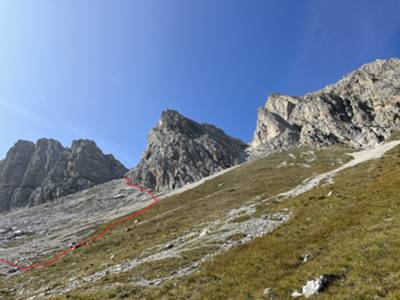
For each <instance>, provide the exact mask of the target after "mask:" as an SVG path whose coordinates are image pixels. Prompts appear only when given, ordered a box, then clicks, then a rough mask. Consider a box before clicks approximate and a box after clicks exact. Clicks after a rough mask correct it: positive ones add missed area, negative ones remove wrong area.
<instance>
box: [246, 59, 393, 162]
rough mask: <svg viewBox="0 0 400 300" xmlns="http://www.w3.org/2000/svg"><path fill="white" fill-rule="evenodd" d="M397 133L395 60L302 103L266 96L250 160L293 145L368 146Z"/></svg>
mask: <svg viewBox="0 0 400 300" xmlns="http://www.w3.org/2000/svg"><path fill="white" fill-rule="evenodd" d="M398 129H400V60H399V59H397V58H392V59H386V60H376V61H374V62H372V63H369V64H365V65H363V66H361V67H360V68H359V69H357V70H355V71H353V72H351V73H349V74H348V75H346V76H345V77H343V78H342V79H341V80H339V81H338V82H337V83H335V84H332V85H328V86H327V87H325V88H323V89H321V90H319V91H316V92H313V93H308V94H306V95H304V96H302V97H292V96H285V95H280V94H273V95H271V96H270V97H269V98H268V100H267V102H266V104H265V107H264V108H261V109H259V112H258V120H257V128H256V131H255V134H254V139H253V142H252V144H251V149H250V152H251V156H253V157H254V156H255V157H257V156H259V155H263V154H266V153H270V152H272V151H275V150H280V149H287V148H290V147H293V146H297V145H309V146H314V147H318V146H326V145H331V144H336V143H341V144H345V145H348V146H351V147H355V148H363V147H368V146H373V145H375V144H377V143H379V142H381V141H382V140H384V139H386V138H387V137H389V136H390V134H391V132H392V131H393V130H398Z"/></svg>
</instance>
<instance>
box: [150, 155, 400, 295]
mask: <svg viewBox="0 0 400 300" xmlns="http://www.w3.org/2000/svg"><path fill="white" fill-rule="evenodd" d="M335 181H336V182H335V184H334V185H331V186H326V187H319V188H317V189H314V190H312V191H310V192H308V193H306V194H304V195H301V196H299V197H297V198H295V199H293V200H290V201H289V202H286V203H281V204H278V205H276V206H275V208H276V209H279V206H285V207H287V206H289V207H290V208H291V209H292V210H293V212H294V218H293V219H292V220H291V221H289V222H288V223H287V224H285V225H283V226H282V227H281V228H279V229H278V230H277V231H275V232H274V233H272V234H270V235H267V236H265V237H263V238H260V239H258V240H256V241H255V242H253V243H251V244H248V245H244V246H242V247H239V248H237V249H234V250H232V251H229V252H227V253H225V254H223V255H220V256H219V257H217V258H216V259H215V260H214V261H213V262H210V263H208V264H207V265H205V266H204V267H203V268H202V270H201V272H198V273H196V274H193V275H191V276H188V277H187V278H184V279H181V280H180V281H179V282H175V283H169V284H165V285H163V286H161V287H160V288H157V289H153V290H152V291H151V293H150V295H152V297H153V298H159V297H162V296H166V295H168V297H170V298H181V299H185V298H188V297H192V298H196V299H207V298H209V299H211V298H212V299H229V298H236V299H260V298H261V299H262V297H263V296H262V292H263V290H264V289H265V288H267V287H271V288H273V289H274V291H275V292H276V296H277V297H276V298H277V299H286V298H290V297H289V295H290V293H291V292H292V291H293V290H294V289H296V288H299V287H301V286H302V285H304V283H305V281H307V280H309V279H312V278H315V277H317V276H319V275H321V274H324V273H333V274H337V275H340V276H341V279H339V280H338V281H336V282H335V283H334V284H333V285H332V286H331V287H330V288H329V289H328V290H327V291H326V292H325V293H322V294H320V295H318V296H317V297H316V298H318V299H379V298H385V299H399V298H400V290H399V287H400V271H399V270H400V262H399V259H398V257H399V255H400V227H399V225H400V218H399V217H400V199H399V189H400V148H399V147H397V148H396V149H395V150H393V151H391V152H390V153H388V154H387V155H386V156H385V157H384V158H383V159H380V160H376V161H371V162H368V163H365V164H363V165H361V166H358V167H356V168H353V169H349V170H347V171H345V172H343V173H342V174H340V175H339V176H338V177H337V178H336V180H335ZM330 191H333V194H332V196H331V197H327V194H328V193H329V192H330ZM307 253H314V257H313V258H312V259H311V260H310V261H309V262H307V263H305V264H303V263H302V262H301V258H302V256H304V255H305V254H307Z"/></svg>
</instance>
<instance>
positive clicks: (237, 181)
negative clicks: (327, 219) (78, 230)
mask: <svg viewBox="0 0 400 300" xmlns="http://www.w3.org/2000/svg"><path fill="white" fill-rule="evenodd" d="M302 151H304V149H297V150H293V151H291V152H292V153H294V154H295V155H296V156H297V157H298V159H297V161H296V162H298V163H304V162H305V161H304V160H303V159H301V158H300V153H301V152H302ZM346 151H348V150H347V149H343V148H340V147H334V148H329V149H323V150H319V151H316V154H317V156H318V158H319V159H318V160H317V161H315V162H313V163H310V165H311V168H301V167H298V166H291V167H285V168H279V169H277V168H276V167H277V165H279V163H280V162H282V161H283V160H287V161H288V162H291V158H289V157H288V155H287V153H279V154H274V155H271V156H269V157H267V158H264V159H261V160H258V161H255V162H253V163H250V164H248V165H246V166H243V167H239V168H237V169H234V170H232V171H230V172H228V173H226V174H224V175H222V176H220V177H217V178H215V179H213V180H210V181H208V182H206V183H204V184H202V185H200V186H199V187H197V188H195V189H193V190H190V191H187V192H185V193H182V194H179V195H176V196H173V197H170V198H168V199H167V200H163V201H162V202H161V203H160V204H159V205H158V206H156V207H155V208H154V209H153V210H151V211H150V212H149V213H147V214H145V215H143V216H141V217H140V218H139V219H140V222H139V223H137V224H135V223H134V222H133V221H132V222H129V223H126V224H124V225H122V226H121V227H119V228H117V229H116V230H114V231H113V232H111V233H109V234H107V235H106V236H105V237H104V238H103V239H101V240H99V241H98V242H96V243H93V244H91V245H89V246H85V247H82V248H79V249H77V250H75V251H73V252H72V253H71V255H67V256H66V257H64V258H63V259H62V260H61V261H60V262H59V263H57V264H56V265H53V266H51V267H48V268H46V269H43V270H33V271H27V272H23V273H21V274H19V275H18V276H15V277H12V278H10V279H7V280H4V281H2V282H0V288H10V287H15V288H17V289H24V290H25V291H26V295H28V294H34V293H35V291H37V290H39V289H40V288H42V287H43V286H45V287H46V286H47V287H50V288H53V287H63V286H65V285H66V283H67V282H68V281H69V280H70V279H71V278H79V277H82V276H85V275H89V274H92V273H94V272H96V271H98V270H102V269H104V268H106V267H107V266H111V265H114V264H116V263H119V262H122V261H123V260H125V259H133V258H135V257H139V256H140V255H141V254H142V253H143V251H144V250H145V249H149V248H152V247H154V245H158V244H161V243H164V242H167V241H170V240H172V239H174V238H175V237H177V236H180V235H183V234H184V233H185V232H188V231H190V230H192V229H193V228H198V227H199V226H200V224H203V223H205V222H209V221H213V220H215V219H218V218H220V217H221V216H223V215H225V214H226V213H227V212H228V211H229V210H231V209H233V208H237V207H239V206H240V205H241V204H243V203H245V202H247V201H249V200H251V199H254V198H255V197H259V198H260V199H265V198H268V197H270V196H273V195H276V194H279V193H281V192H284V191H287V190H288V189H290V188H292V187H294V186H296V185H298V184H300V183H301V182H302V181H303V180H304V179H306V178H308V177H310V176H312V175H313V174H316V173H321V172H325V171H327V170H330V169H332V168H334V167H337V166H338V164H337V160H338V159H341V160H342V161H346V160H348V159H349V157H348V156H346V155H345V154H344V153H345V152H346ZM324 192H325V191H324ZM326 193H327V191H326ZM309 197H313V196H309ZM334 197H335V196H332V197H331V198H330V199H334ZM323 201H324V200H313V199H308V198H307V199H305V200H304V199H303V198H301V197H300V198H299V199H295V200H290V201H288V202H285V203H272V202H271V203H268V205H267V206H265V207H264V208H263V207H259V208H258V209H259V210H265V211H269V212H272V211H274V210H279V209H281V208H283V207H288V206H290V207H292V209H294V211H295V218H294V219H293V220H292V221H290V223H288V224H287V225H285V226H283V227H282V228H281V229H279V230H277V231H276V232H275V233H273V234H272V235H268V236H266V237H265V238H261V239H258V240H256V241H255V242H253V243H250V244H248V245H245V246H243V247H239V248H237V249H235V250H232V251H229V252H227V253H224V254H223V255H220V256H218V257H217V258H216V259H215V260H214V262H212V263H211V262H210V263H207V264H205V265H204V266H203V267H202V268H201V269H200V271H199V272H196V273H194V274H192V275H190V276H187V277H183V278H181V279H179V280H177V281H173V282H167V283H165V284H163V285H161V286H160V287H154V288H148V289H144V288H138V287H135V286H133V285H132V284H130V282H131V279H132V277H140V276H143V277H145V278H147V279H153V278H157V277H158V276H163V275H166V274H168V273H169V272H170V271H171V270H173V269H174V268H175V269H176V267H177V266H185V265H186V264H188V263H190V262H191V261H193V260H196V259H197V258H198V257H200V256H201V255H202V253H203V252H205V251H207V249H205V248H204V249H197V250H196V251H190V252H188V253H185V255H184V257H183V259H180V260H176V259H169V260H165V261H159V262H152V263H149V264H145V265H142V266H140V267H139V268H137V269H134V270H131V271H129V272H124V273H120V274H118V275H109V276H107V277H106V278H104V279H102V280H99V281H97V282H95V283H93V284H89V285H88V286H85V287H83V288H81V289H78V290H76V291H73V292H71V293H70V294H68V295H64V296H62V297H59V298H58V299H68V298H70V299H108V298H115V299H119V298H126V297H128V298H132V299H136V298H137V299H143V298H149V299H159V298H162V297H167V298H182V299H186V298H190V297H192V298H198V299H204V298H207V297H208V298H221V299H226V297H231V298H240V299H242V298H243V297H244V298H246V297H259V296H260V295H261V294H260V293H262V290H263V288H266V287H273V288H274V289H276V290H277V292H279V293H281V294H282V293H287V292H288V291H289V283H284V281H282V280H281V279H283V278H284V277H285V274H287V275H289V274H290V273H291V272H292V271H293V269H292V268H293V266H294V265H296V266H297V267H298V256H300V255H302V253H301V252H304V251H305V249H302V248H301V247H300V246H301V245H306V244H307V245H308V243H309V241H307V240H304V241H303V242H302V241H300V242H301V243H300V244H299V245H297V246H299V247H298V248H296V250H294V249H291V248H290V247H289V246H288V245H290V242H291V239H293V242H296V243H297V242H298V239H299V234H300V231H301V230H305V229H306V228H307V227H306V226H308V225H310V224H311V223H312V224H313V223H314V221H313V222H311V221H310V222H308V221H306V222H303V221H304V220H306V219H307V216H306V215H305V214H306V212H307V210H306V209H305V208H306V204H299V203H303V202H304V203H307V205H309V206H310V207H311V208H312V209H314V210H318V209H320V207H319V205H320V204H322V203H323ZM320 202H321V203H320ZM314 205H316V207H315V208H314ZM302 208H303V209H304V211H303V210H302ZM127 213H128V212H127ZM314 213H315V214H317V212H316V211H314ZM242 218H243V220H241V219H238V220H235V221H237V222H238V221H244V220H245V218H246V217H245V216H243V217H242ZM315 218H316V219H318V218H319V217H315ZM335 218H336V219H337V217H335ZM296 220H298V222H299V224H297V223H295V222H296ZM308 223H310V224H308ZM293 224H295V225H293ZM104 226H106V224H105V225H104ZM104 226H103V227H104ZM103 227H102V228H103ZM128 228H129V230H127V229H128ZM99 230H101V228H99ZM285 230H287V231H288V232H285ZM287 238H288V245H286V239H287ZM316 238H317V237H316ZM280 243H281V244H280ZM297 246H296V247H297ZM259 247H261V248H259ZM274 247H276V250H275V249H273V248H274ZM310 248H314V247H312V244H311V246H310ZM300 250H301V251H300ZM311 250H312V249H311ZM294 253H296V255H295V256H296V258H295V259H293V258H292V257H288V256H289V255H294ZM286 254H287V255H286ZM111 255H113V256H114V257H113V258H112V259H110V256H111ZM297 267H296V268H297ZM253 276H257V278H253ZM304 279H305V277H302V280H303V281H304ZM288 280H289V281H288V282H291V283H294V281H293V280H294V279H289V278H288ZM115 283H118V284H120V285H121V286H119V287H118V288H115V289H110V290H107V289H105V286H106V285H109V284H115ZM302 283H303V282H297V281H296V285H298V286H299V285H301V284H302ZM293 285H294V284H293ZM290 288H292V287H290ZM88 289H90V293H88V292H87V291H88ZM94 291H95V292H94Z"/></svg>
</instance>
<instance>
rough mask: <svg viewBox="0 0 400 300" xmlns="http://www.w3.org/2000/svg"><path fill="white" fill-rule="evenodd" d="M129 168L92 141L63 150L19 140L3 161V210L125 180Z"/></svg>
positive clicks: (49, 143) (47, 142)
mask: <svg viewBox="0 0 400 300" xmlns="http://www.w3.org/2000/svg"><path fill="white" fill-rule="evenodd" d="M126 171H127V169H126V168H125V167H124V166H123V165H122V164H121V163H120V162H119V161H117V160H116V159H114V157H113V156H112V155H105V154H103V152H102V151H101V150H100V149H99V148H98V147H97V146H96V144H95V143H94V142H93V141H89V140H77V141H74V142H73V143H72V147H71V148H70V149H69V148H64V147H63V146H62V145H61V144H60V143H59V142H57V141H55V140H52V139H40V140H38V141H37V143H36V144H35V143H32V142H29V141H18V142H17V143H16V144H15V145H14V146H13V147H12V148H11V149H10V150H9V151H8V153H7V156H6V158H5V159H4V160H2V161H1V162H0V210H3V211H4V210H9V209H12V208H17V207H26V206H33V205H37V204H40V203H43V202H46V201H50V200H53V199H55V198H58V197H61V196H64V195H67V194H71V193H74V192H77V191H80V190H83V189H86V188H89V187H92V186H94V185H96V184H99V183H103V182H106V181H109V180H112V179H115V178H119V177H122V176H123V174H124V173H125V172H126Z"/></svg>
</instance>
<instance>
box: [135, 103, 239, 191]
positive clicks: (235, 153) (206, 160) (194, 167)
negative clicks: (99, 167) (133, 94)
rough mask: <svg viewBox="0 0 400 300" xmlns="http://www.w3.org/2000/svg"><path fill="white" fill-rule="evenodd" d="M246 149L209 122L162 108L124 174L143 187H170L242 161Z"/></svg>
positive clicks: (164, 189)
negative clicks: (142, 149)
mask: <svg viewBox="0 0 400 300" xmlns="http://www.w3.org/2000/svg"><path fill="white" fill-rule="evenodd" d="M246 148H247V145H246V144H245V143H243V142H242V141H241V140H239V139H235V138H232V137H230V136H228V135H226V134H225V133H224V132H223V131H222V130H221V129H219V128H217V127H215V126H213V125H209V124H199V123H197V122H194V121H192V120H190V119H188V118H186V117H184V116H183V115H181V114H179V113H178V112H176V111H174V110H166V111H164V112H163V113H162V115H161V119H160V121H159V123H158V125H157V126H156V127H155V128H154V129H152V130H151V132H150V134H149V136H148V146H147V149H146V150H145V152H144V154H143V156H142V159H141V161H140V162H139V164H138V166H137V167H136V168H134V169H133V170H131V171H130V172H129V173H128V177H130V178H132V179H133V180H134V181H135V182H138V183H141V184H143V185H144V186H146V187H147V188H151V189H155V190H159V191H166V190H172V189H175V188H178V187H181V186H183V185H184V184H186V183H190V182H195V181H197V180H199V179H201V178H203V177H206V176H208V175H211V174H213V173H215V172H217V171H220V170H222V169H226V168H228V167H231V166H234V165H236V164H239V163H241V162H243V161H245V159H246V153H245V149H246Z"/></svg>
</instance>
